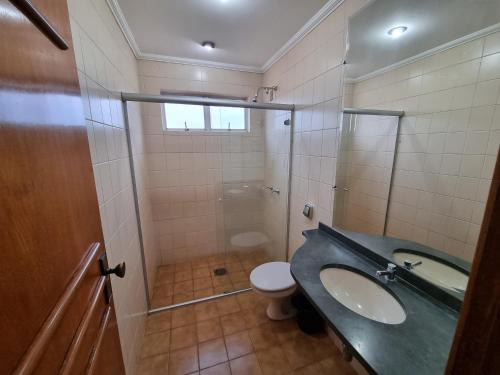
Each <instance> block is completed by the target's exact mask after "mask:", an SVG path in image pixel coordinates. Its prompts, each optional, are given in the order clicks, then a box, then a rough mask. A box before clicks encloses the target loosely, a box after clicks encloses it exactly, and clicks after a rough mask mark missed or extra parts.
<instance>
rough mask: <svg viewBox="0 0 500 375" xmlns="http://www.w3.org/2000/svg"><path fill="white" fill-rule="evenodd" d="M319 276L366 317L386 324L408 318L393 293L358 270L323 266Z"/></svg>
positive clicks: (343, 301)
mask: <svg viewBox="0 0 500 375" xmlns="http://www.w3.org/2000/svg"><path fill="white" fill-rule="evenodd" d="M319 277H320V279H321V283H322V284H323V286H324V287H325V288H326V290H327V291H328V293H330V295H331V296H332V297H333V298H335V299H336V300H337V301H338V302H340V303H341V304H342V305H344V306H345V307H347V308H348V309H350V310H352V311H354V312H355V313H357V314H359V315H362V316H364V317H365V318H368V319H371V320H375V321H377V322H381V323H386V324H400V323H403V322H404V321H405V319H406V313H405V311H404V309H403V307H402V306H401V304H400V303H399V302H398V301H397V300H396V299H395V298H394V297H393V296H392V295H391V293H389V292H388V291H387V290H385V289H384V288H383V287H381V286H380V285H378V284H377V283H376V282H374V281H372V280H370V279H368V278H367V277H365V276H363V275H361V274H359V273H357V272H353V271H349V270H347V269H344V268H338V267H331V268H325V269H323V270H321V272H320V274H319Z"/></svg>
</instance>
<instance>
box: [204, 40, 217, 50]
mask: <svg viewBox="0 0 500 375" xmlns="http://www.w3.org/2000/svg"><path fill="white" fill-rule="evenodd" d="M201 46H202V47H203V48H205V49H206V50H209V51H211V50H213V49H214V48H215V43H214V42H210V41H208V40H206V41H204V42H201Z"/></svg>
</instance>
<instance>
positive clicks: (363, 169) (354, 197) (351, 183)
mask: <svg viewBox="0 0 500 375" xmlns="http://www.w3.org/2000/svg"><path fill="white" fill-rule="evenodd" d="M398 124H399V117H397V116H375V115H364V114H363V115H361V114H344V115H343V122H342V130H341V138H340V144H339V152H338V159H337V174H336V184H335V206H334V213H333V225H334V226H337V227H340V228H344V229H347V230H352V231H356V232H363V233H370V234H378V235H383V234H384V231H385V224H386V215H387V208H388V203H389V193H390V185H391V179H392V169H393V164H394V155H395V148H396V138H397V133H398Z"/></svg>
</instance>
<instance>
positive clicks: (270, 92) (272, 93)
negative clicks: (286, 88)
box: [252, 86, 278, 103]
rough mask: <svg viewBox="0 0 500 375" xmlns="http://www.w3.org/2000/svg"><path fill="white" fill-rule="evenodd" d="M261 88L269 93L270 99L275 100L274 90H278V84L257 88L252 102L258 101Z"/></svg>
mask: <svg viewBox="0 0 500 375" xmlns="http://www.w3.org/2000/svg"><path fill="white" fill-rule="evenodd" d="M260 90H264V91H265V92H266V94H267V95H269V101H271V102H272V101H273V99H274V92H275V91H278V86H262V87H259V88H258V89H257V92H256V93H255V95H254V97H253V99H252V102H254V103H257V99H258V97H259V93H260Z"/></svg>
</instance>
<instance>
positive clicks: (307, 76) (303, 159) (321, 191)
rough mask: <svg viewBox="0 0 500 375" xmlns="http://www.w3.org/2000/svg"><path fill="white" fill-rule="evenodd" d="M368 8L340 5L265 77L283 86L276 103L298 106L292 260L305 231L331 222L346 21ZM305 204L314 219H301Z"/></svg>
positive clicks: (354, 1) (353, 0) (358, 1)
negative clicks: (360, 10)
mask: <svg viewBox="0 0 500 375" xmlns="http://www.w3.org/2000/svg"><path fill="white" fill-rule="evenodd" d="M365 3H366V1H364V0H346V1H344V2H342V4H341V5H340V6H339V7H337V8H336V9H335V10H334V11H333V12H332V13H331V14H330V15H329V16H328V17H327V18H326V19H325V20H324V21H322V22H321V24H319V25H318V26H317V27H316V28H315V29H314V30H312V31H311V32H310V33H309V34H308V35H307V36H306V37H305V38H304V39H302V41H300V42H299V43H298V44H297V45H296V46H295V47H294V48H293V49H292V50H290V51H289V52H288V53H287V54H286V55H285V56H284V57H282V58H281V59H280V60H279V61H278V62H276V63H275V64H274V65H273V66H272V67H271V68H270V69H269V70H268V71H267V72H266V73H265V74H264V83H265V84H266V85H278V86H279V91H278V94H277V99H276V101H277V102H281V103H293V104H296V105H297V112H296V121H295V132H294V140H293V149H292V153H293V160H292V188H291V204H290V210H291V211H290V238H289V239H290V244H289V255H292V254H293V252H294V251H295V250H296V249H297V248H298V247H299V246H300V245H301V244H302V243H303V237H302V231H303V230H304V229H308V228H315V227H317V225H318V222H319V221H321V222H323V223H325V224H328V225H330V224H331V223H332V213H333V185H334V181H335V167H336V157H337V138H338V130H339V108H341V100H342V62H343V58H344V50H345V47H344V44H345V42H344V41H345V25H346V19H347V17H348V16H349V15H350V14H352V13H353V12H354V11H356V10H357V9H359V7H360V6H362V5H363V4H365ZM275 116H279V113H275ZM269 121H273V120H271V119H270V120H269ZM275 173H278V174H280V173H285V172H284V171H280V170H277V171H275ZM305 203H312V204H313V205H314V210H313V217H312V219H307V218H305V217H304V216H303V215H302V209H303V207H304V204H305Z"/></svg>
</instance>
